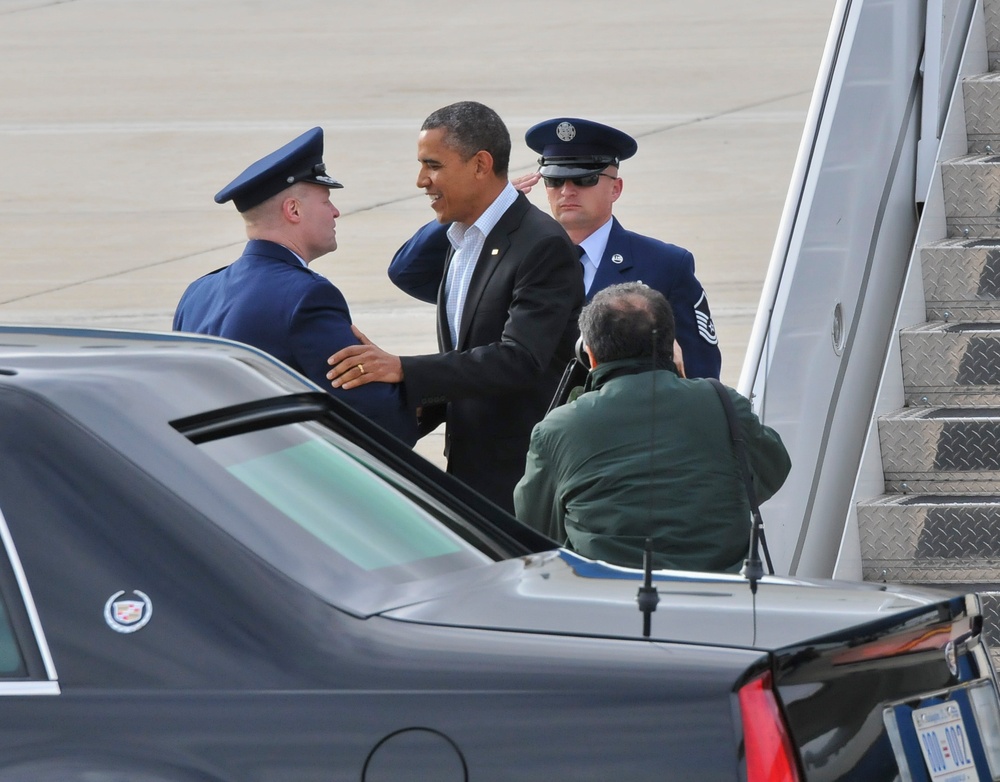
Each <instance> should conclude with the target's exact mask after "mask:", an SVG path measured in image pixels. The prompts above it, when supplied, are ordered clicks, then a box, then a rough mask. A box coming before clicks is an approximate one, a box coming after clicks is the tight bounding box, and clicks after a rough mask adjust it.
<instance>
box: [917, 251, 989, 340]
mask: <svg viewBox="0 0 1000 782" xmlns="http://www.w3.org/2000/svg"><path fill="white" fill-rule="evenodd" d="M920 263H921V268H922V271H923V281H924V295H925V297H926V300H927V319H928V320H968V321H996V322H1000V239H946V240H944V241H941V242H938V243H936V244H931V245H927V246H926V247H922V248H921V250H920Z"/></svg>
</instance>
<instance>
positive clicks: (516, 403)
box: [402, 195, 583, 511]
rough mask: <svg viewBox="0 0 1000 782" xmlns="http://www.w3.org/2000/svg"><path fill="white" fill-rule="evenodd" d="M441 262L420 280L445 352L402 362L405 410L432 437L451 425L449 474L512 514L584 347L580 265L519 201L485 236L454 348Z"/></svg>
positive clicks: (538, 214) (554, 226)
mask: <svg viewBox="0 0 1000 782" xmlns="http://www.w3.org/2000/svg"><path fill="white" fill-rule="evenodd" d="M442 249H443V248H442ZM440 257H441V260H440V261H435V262H434V263H432V264H431V265H430V268H429V269H427V268H425V269H423V270H422V271H421V270H414V277H413V278H412V279H413V281H414V284H415V285H416V287H418V288H420V287H421V286H422V288H423V290H425V291H427V290H429V286H431V285H434V286H435V288H436V299H437V302H438V345H439V347H440V349H441V352H440V353H438V354H436V355H432V356H409V357H404V358H403V359H402V362H403V385H404V387H405V389H406V395H407V401H408V403H409V404H410V405H411V406H413V407H420V408H423V419H422V429H424V430H425V431H429V430H430V428H433V426H436V425H437V424H438V423H440V421H441V419H442V418H444V419H445V420H446V421H447V430H446V435H445V437H446V445H445V453H446V454H447V456H448V471H449V472H451V473H453V474H454V475H455V476H457V477H458V478H460V479H462V480H463V481H465V482H466V483H467V484H469V485H470V486H472V487H473V488H474V489H476V490H478V491H479V492H480V493H481V494H483V495H485V496H487V497H489V498H490V499H492V500H493V501H494V502H496V503H497V504H498V505H500V506H501V507H504V508H507V509H508V510H510V511H513V508H514V501H513V491H514V484H516V483H517V481H518V479H519V478H520V477H521V475H523V474H524V460H525V456H526V454H527V452H528V441H529V439H530V436H531V428H532V427H533V426H534V425H535V424H536V423H537V422H538V421H540V420H541V418H542V416H543V415H545V411H546V409H547V408H548V404H549V400H550V399H551V398H552V394H553V393H554V391H555V388H556V385H557V384H558V382H559V378H560V376H561V375H562V370H563V367H564V366H565V365H566V362H567V361H568V360H569V358H570V357H571V356H572V351H573V345H574V343H575V342H576V337H577V325H576V321H577V316H578V315H579V312H580V307H581V305H582V302H583V283H582V280H581V278H580V271H579V260H578V259H577V254H576V250H575V248H574V247H573V244H572V242H570V240H569V237H568V236H566V232H565V231H563V229H562V227H561V226H560V225H559V224H558V223H557V222H556V221H555V220H553V219H552V218H551V217H549V216H548V215H546V214H545V213H544V212H542V211H541V210H539V209H538V208H537V207H535V206H532V205H531V204H530V203H529V201H528V199H527V198H525V197H524V195H518V197H517V200H516V201H515V202H514V204H513V205H512V206H511V207H510V208H509V209H508V210H507V211H506V212H505V213H504V215H503V217H501V218H500V221H499V222H498V223H497V225H496V227H495V228H494V229H493V230H492V231H491V232H490V234H489V236H487V237H486V243H485V245H484V246H483V251H482V254H481V255H480V256H479V259H478V260H477V262H476V269H475V271H474V272H473V275H472V281H471V283H470V286H469V293H468V298H467V299H466V303H465V307H464V309H463V312H462V322H461V324H460V329H459V335H458V344H457V345H452V344H451V336H450V334H449V330H448V324H447V319H446V312H445V298H444V285H443V281H444V279H445V271H446V268H447V262H448V261H450V257H451V251H450V246H449V248H448V250H445V251H443V252H442V253H441V256H440ZM446 258H447V260H445V259H446ZM402 273H405V270H402ZM418 279H419V282H417V280H418ZM432 280H433V282H432Z"/></svg>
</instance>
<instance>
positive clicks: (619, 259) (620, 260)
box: [611, 253, 625, 263]
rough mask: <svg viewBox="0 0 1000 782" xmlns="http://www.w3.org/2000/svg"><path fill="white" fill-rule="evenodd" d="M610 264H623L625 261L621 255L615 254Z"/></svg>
mask: <svg viewBox="0 0 1000 782" xmlns="http://www.w3.org/2000/svg"><path fill="white" fill-rule="evenodd" d="M611 263H625V259H624V258H623V257H622V254H621V253H615V254H614V255H612V256H611Z"/></svg>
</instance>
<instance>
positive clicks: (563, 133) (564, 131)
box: [556, 122, 576, 141]
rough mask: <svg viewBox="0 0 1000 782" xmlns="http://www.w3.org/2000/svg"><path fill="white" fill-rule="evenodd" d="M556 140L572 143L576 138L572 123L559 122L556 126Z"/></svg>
mask: <svg viewBox="0 0 1000 782" xmlns="http://www.w3.org/2000/svg"><path fill="white" fill-rule="evenodd" d="M556 138H557V139H559V140H560V141H572V140H573V139H575V138H576V128H574V127H573V123H572V122H560V123H559V124H558V125H557V126H556Z"/></svg>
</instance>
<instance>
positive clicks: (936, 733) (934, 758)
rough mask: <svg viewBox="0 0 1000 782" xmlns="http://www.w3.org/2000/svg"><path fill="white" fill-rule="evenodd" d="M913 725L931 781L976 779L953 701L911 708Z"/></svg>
mask: <svg viewBox="0 0 1000 782" xmlns="http://www.w3.org/2000/svg"><path fill="white" fill-rule="evenodd" d="M913 727H914V728H915V729H916V731H917V741H918V742H919V744H920V751H921V752H922V753H923V755H924V762H925V763H926V764H927V772H928V773H929V774H930V778H931V782H976V780H978V779H979V776H978V774H977V773H976V762H975V761H974V760H973V759H972V748H971V747H970V745H969V740H968V733H967V732H966V730H965V722H964V720H963V719H962V712H961V710H960V709H959V707H958V704H957V703H955V702H954V701H945V702H944V703H938V704H936V705H934V706H926V707H924V708H922V709H915V710H914V712H913Z"/></svg>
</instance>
